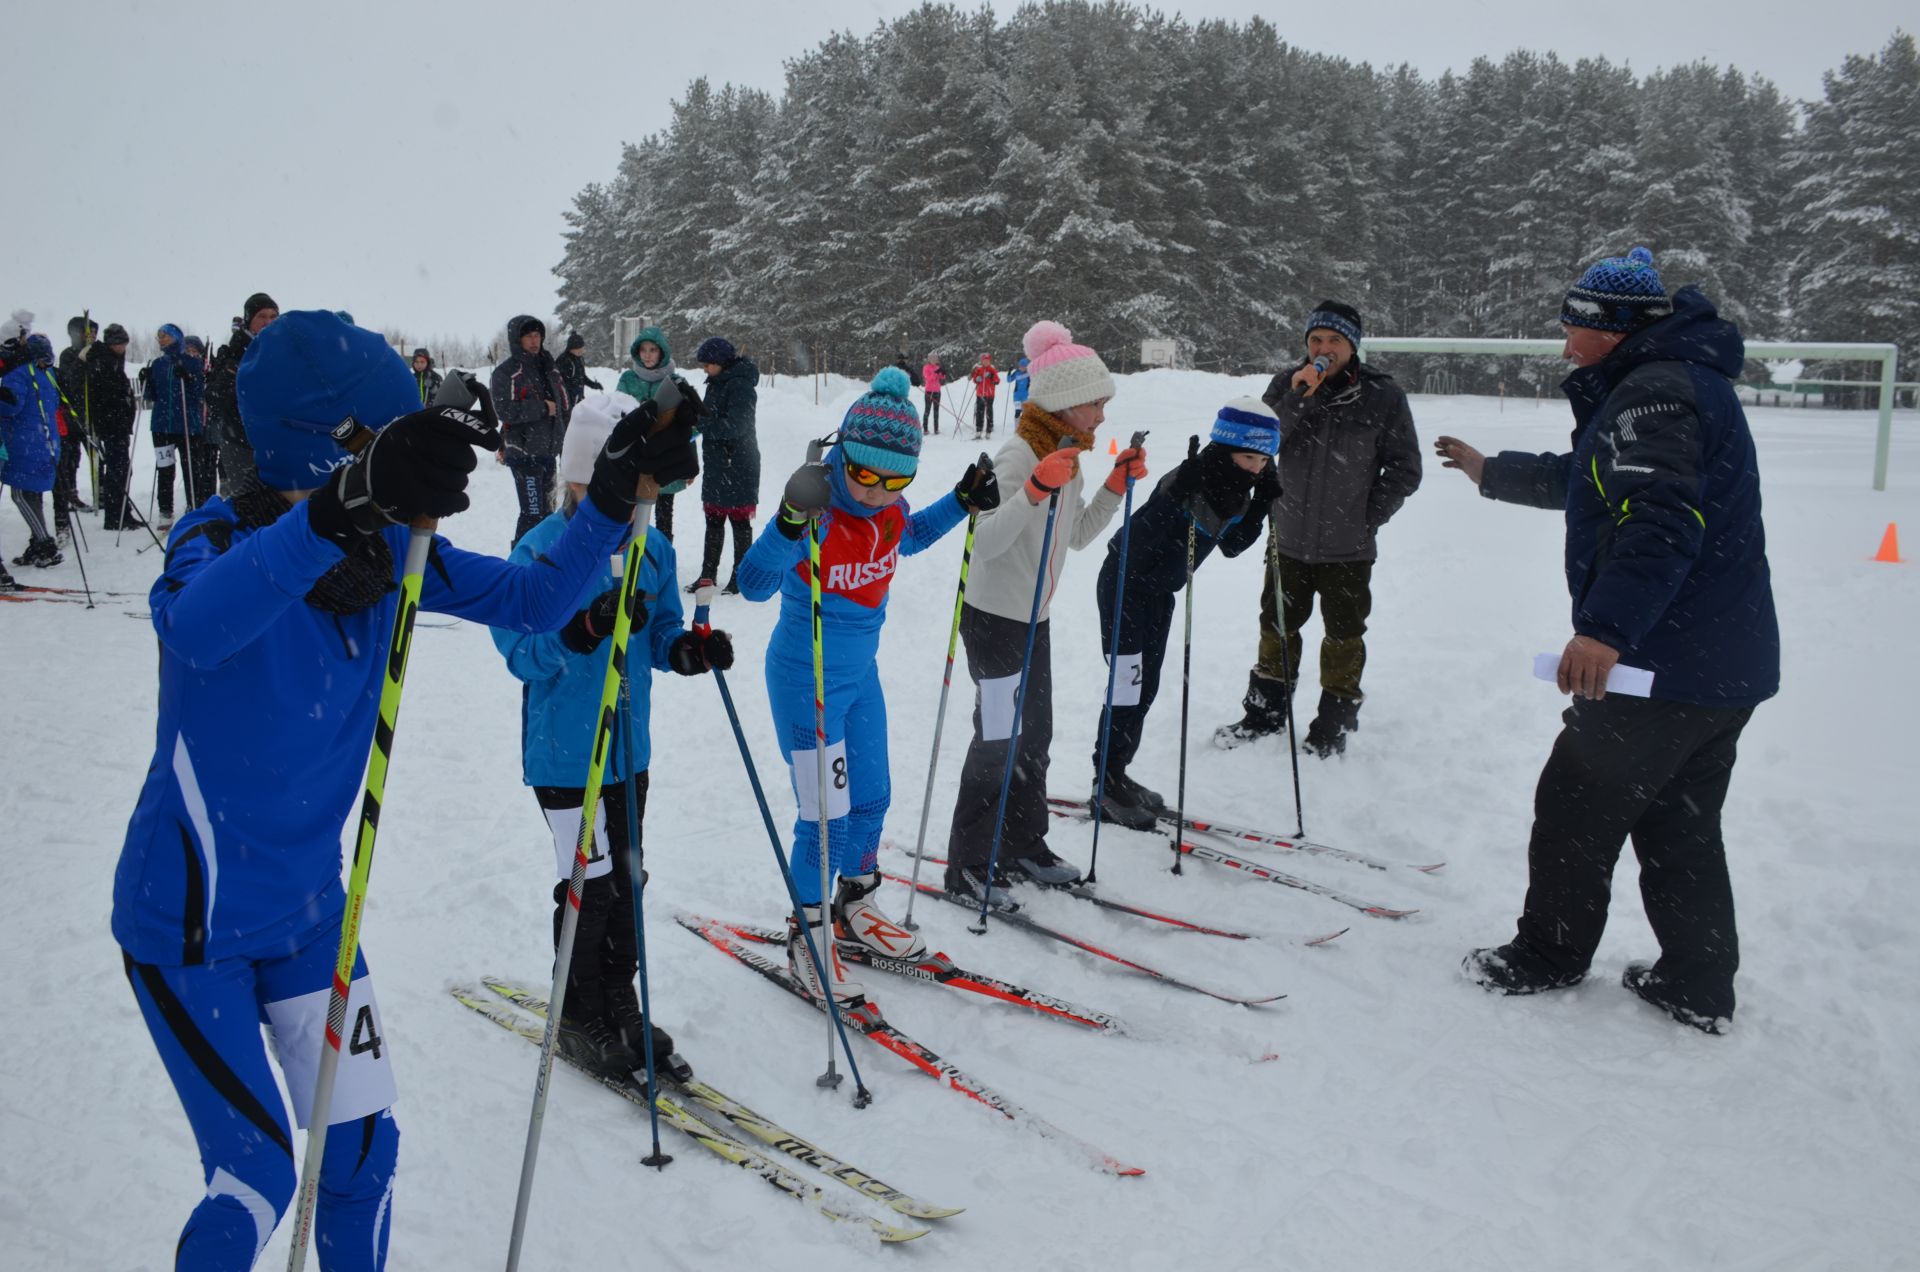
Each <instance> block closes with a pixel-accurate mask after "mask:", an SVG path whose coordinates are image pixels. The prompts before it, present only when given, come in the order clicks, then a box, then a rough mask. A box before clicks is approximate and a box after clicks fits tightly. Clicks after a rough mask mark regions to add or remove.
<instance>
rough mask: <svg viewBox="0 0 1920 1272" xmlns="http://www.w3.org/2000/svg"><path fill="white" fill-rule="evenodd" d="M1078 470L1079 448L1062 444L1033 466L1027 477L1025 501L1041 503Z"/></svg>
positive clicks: (1069, 479)
mask: <svg viewBox="0 0 1920 1272" xmlns="http://www.w3.org/2000/svg"><path fill="white" fill-rule="evenodd" d="M1079 471H1080V448H1079V447H1077V446H1062V447H1061V448H1060V449H1059V450H1057V451H1055V452H1053V454H1051V455H1049V456H1047V457H1046V458H1045V459H1043V460H1041V461H1040V462H1039V463H1037V464H1035V465H1034V466H1033V476H1031V477H1029V478H1027V484H1026V492H1027V502H1029V503H1033V504H1043V503H1045V502H1047V498H1048V496H1050V495H1052V494H1053V493H1054V492H1055V491H1057V490H1059V489H1060V488H1061V487H1062V486H1064V485H1066V484H1067V483H1068V482H1070V481H1072V480H1073V478H1074V475H1075V474H1076V473H1078V472H1079Z"/></svg>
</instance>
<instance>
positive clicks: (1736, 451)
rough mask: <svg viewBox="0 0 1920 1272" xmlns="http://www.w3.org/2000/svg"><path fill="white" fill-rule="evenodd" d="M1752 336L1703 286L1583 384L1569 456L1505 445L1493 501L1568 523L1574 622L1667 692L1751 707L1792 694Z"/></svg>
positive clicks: (1680, 295) (1486, 490) (1490, 486)
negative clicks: (1776, 592)
mask: <svg viewBox="0 0 1920 1272" xmlns="http://www.w3.org/2000/svg"><path fill="white" fill-rule="evenodd" d="M1745 356H1746V343H1745V341H1743V340H1742V339H1741V337H1740V329H1739V328H1738V327H1735V326H1734V325H1733V324H1732V323H1730V322H1728V321H1726V320H1725V319H1724V318H1721V317H1720V315H1719V314H1718V313H1716V312H1715V310H1714V307H1713V304H1712V302H1711V301H1709V300H1708V299H1707V298H1706V296H1705V295H1704V294H1702V293H1701V291H1700V290H1699V289H1698V288H1696V287H1683V288H1681V289H1680V290H1679V291H1678V292H1676V293H1674V297H1673V314H1672V315H1671V316H1670V317H1667V318H1663V319H1661V320H1660V321H1658V322H1656V323H1653V324H1652V325H1651V326H1648V327H1644V328H1642V329H1641V330H1639V331H1637V332H1635V333H1633V334H1632V335H1630V336H1628V337H1627V338H1626V339H1625V340H1623V341H1621V342H1620V343H1619V344H1618V345H1617V346H1615V348H1614V351H1613V352H1612V353H1611V354H1609V355H1607V357H1606V358H1605V359H1603V360H1601V361H1600V362H1597V363H1595V364H1593V365H1592V366H1589V367H1582V368H1581V369H1579V370H1578V371H1575V372H1574V373H1573V374H1572V375H1570V376H1568V377H1567V379H1566V380H1565V382H1564V383H1562V385H1561V389H1562V390H1563V391H1564V392H1565V393H1566V395H1567V400H1568V401H1569V402H1571V403H1572V405H1573V419H1574V429H1573V449H1572V450H1571V452H1569V453H1567V454H1552V453H1549V454H1542V455H1529V454H1526V453H1525V452H1522V451H1502V452H1500V454H1498V455H1496V456H1494V457H1492V458H1490V459H1489V460H1487V464H1486V468H1485V470H1484V471H1483V472H1482V474H1481V481H1480V493H1481V494H1482V495H1483V496H1485V497H1486V498H1488V499H1502V500H1506V501H1509V502H1512V503H1524V504H1531V505H1533V506H1534V507H1538V508H1560V509H1563V510H1564V512H1565V516H1566V526H1567V542H1566V572H1567V590H1568V591H1569V592H1570V593H1571V594H1572V596H1573V628H1574V630H1575V631H1576V632H1578V633H1580V634H1581V635H1583V636H1591V637H1593V638H1594V639H1595V640H1598V641H1602V642H1604V643H1606V644H1608V645H1611V646H1613V647H1614V648H1615V649H1617V650H1619V651H1620V660H1621V661H1622V662H1623V663H1626V664H1627V665H1628V666H1631V667H1644V668H1646V669H1647V670H1649V671H1651V672H1653V696H1654V697H1656V698H1663V699H1667V700H1669V701H1673V702H1687V703H1692V704H1694V705H1696V706H1708V707H1748V706H1753V705H1754V704H1756V703H1759V702H1763V701H1765V700H1766V699H1768V698H1771V697H1772V696H1773V695H1774V694H1775V693H1777V692H1779V689H1780V628H1779V623H1778V620H1777V618H1776V616H1775V613H1774V606H1773V584H1772V579H1771V575H1770V573H1769V571H1768V567H1767V544H1766V528H1765V526H1764V525H1763V524H1762V522H1761V519H1760V466H1759V461H1758V459H1757V458H1756V456H1755V453H1754V446H1753V433H1752V432H1751V431H1750V430H1749V428H1748V427H1747V416H1746V412H1745V411H1744V410H1742V409H1741V406H1740V399H1739V396H1738V395H1737V394H1736V393H1735V392H1734V387H1733V377H1734V376H1736V375H1738V374H1739V373H1740V367H1741V363H1742V360H1743V359H1744V358H1745Z"/></svg>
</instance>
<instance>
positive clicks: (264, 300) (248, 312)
mask: <svg viewBox="0 0 1920 1272" xmlns="http://www.w3.org/2000/svg"><path fill="white" fill-rule="evenodd" d="M262 309H271V310H273V311H274V312H275V313H278V312H279V311H280V304H279V302H278V301H276V300H274V298H273V297H271V296H269V295H267V293H265V292H255V293H253V295H251V296H249V297H247V303H246V304H244V305H242V306H240V313H241V315H242V316H243V317H244V318H245V319H246V322H247V326H249V327H251V326H252V325H253V316H254V315H255V314H257V313H259V312H260V311H261V310H262Z"/></svg>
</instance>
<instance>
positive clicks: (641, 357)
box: [615, 327, 701, 540]
mask: <svg viewBox="0 0 1920 1272" xmlns="http://www.w3.org/2000/svg"><path fill="white" fill-rule="evenodd" d="M627 355H628V356H629V357H630V358H632V359H633V365H632V366H630V367H628V368H627V369H626V370H625V371H622V372H621V373H620V382H619V384H618V385H616V386H615V387H616V388H617V389H618V391H619V392H621V393H624V394H626V395H627V396H628V397H630V398H632V399H633V400H634V401H636V402H650V401H652V400H653V395H654V394H655V393H657V392H659V391H660V385H661V382H662V381H665V380H672V381H673V382H674V384H676V385H678V386H679V388H680V395H681V397H682V398H684V399H685V400H684V401H683V402H682V403H681V405H680V409H681V410H682V411H684V412H686V415H685V418H686V419H690V420H696V421H697V420H698V419H699V418H700V411H701V405H700V395H699V394H698V393H695V392H694V391H693V386H692V385H691V384H688V383H687V382H686V381H685V380H683V379H681V378H680V370H679V368H678V367H676V366H674V365H673V346H672V345H669V344H668V343H667V333H666V332H664V331H662V330H661V329H660V328H658V327H642V328H641V329H640V333H639V334H638V335H636V336H635V337H634V338H633V344H632V345H630V346H628V348H627ZM696 427H697V425H696ZM686 488H687V483H686V482H684V481H678V482H674V483H673V484H672V485H670V486H665V487H662V488H661V491H660V498H659V499H658V500H656V501H655V503H654V505H653V525H654V528H655V529H656V530H658V531H659V532H660V533H661V534H664V535H666V536H667V538H668V539H669V540H671V539H672V538H673V497H674V496H675V495H677V494H679V493H680V492H681V491H683V490H685V489H686Z"/></svg>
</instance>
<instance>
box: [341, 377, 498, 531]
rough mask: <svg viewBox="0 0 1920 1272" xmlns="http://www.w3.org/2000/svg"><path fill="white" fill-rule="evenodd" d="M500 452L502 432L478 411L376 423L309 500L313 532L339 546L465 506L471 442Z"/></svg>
mask: <svg viewBox="0 0 1920 1272" xmlns="http://www.w3.org/2000/svg"><path fill="white" fill-rule="evenodd" d="M476 446H478V447H482V448H484V449H486V450H497V449H498V448H499V446H500V435H499V434H498V433H496V432H494V431H493V430H492V429H490V428H488V427H487V425H486V421H484V420H482V419H481V418H479V417H478V416H475V415H469V414H467V413H466V412H465V411H462V410H459V409H457V408H455V407H451V406H430V407H428V408H427V409H425V410H423V411H415V412H414V413H413V414H411V415H403V416H401V417H400V418H399V419H397V420H395V421H394V422H393V423H391V424H389V425H387V426H386V427H385V428H383V429H381V430H380V432H379V433H378V434H377V435H376V436H375V437H374V439H373V441H372V443H371V444H369V445H368V447H367V448H366V449H365V450H363V451H361V452H360V454H359V455H357V456H355V457H354V460H353V462H352V463H350V464H346V465H343V466H342V467H340V468H338V469H335V470H334V472H333V475H332V476H331V477H329V478H328V479H327V482H326V484H325V485H323V486H321V487H320V489H318V490H316V491H314V492H313V495H312V497H311V498H309V499H308V500H307V520H308V523H309V524H310V525H312V527H313V532H314V533H315V534H317V535H320V536H321V537H322V538H326V539H331V540H332V541H333V542H334V543H336V544H338V545H339V546H340V547H342V548H350V547H352V545H353V543H354V541H355V540H356V539H358V538H359V537H360V536H361V535H366V534H377V533H378V532H379V531H381V530H384V529H385V528H386V527H388V526H390V525H404V524H406V523H407V522H409V521H412V520H414V519H415V518H416V517H447V516H452V515H453V514H454V513H456V512H462V511H464V510H465V509H466V507H467V503H468V500H467V474H468V473H470V472H472V471H473V469H474V465H475V464H476V463H478V462H479V461H478V460H477V459H476V458H475V457H474V453H473V451H474V447H476Z"/></svg>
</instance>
